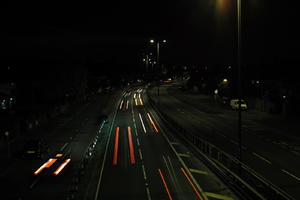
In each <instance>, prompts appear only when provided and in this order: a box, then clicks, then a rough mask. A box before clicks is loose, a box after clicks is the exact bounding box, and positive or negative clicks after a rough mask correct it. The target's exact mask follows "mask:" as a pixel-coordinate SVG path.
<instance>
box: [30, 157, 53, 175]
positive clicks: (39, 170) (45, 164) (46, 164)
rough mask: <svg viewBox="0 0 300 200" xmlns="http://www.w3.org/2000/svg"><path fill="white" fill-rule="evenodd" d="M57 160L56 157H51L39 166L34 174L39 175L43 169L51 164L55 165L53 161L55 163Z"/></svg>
mask: <svg viewBox="0 0 300 200" xmlns="http://www.w3.org/2000/svg"><path fill="white" fill-rule="evenodd" d="M56 160H57V159H56V158H50V159H49V160H48V161H47V162H45V163H44V164H43V165H42V166H41V167H40V168H38V169H37V170H36V171H35V172H34V175H38V174H39V173H40V172H41V171H42V170H43V169H45V168H49V167H51V165H53V163H55V161H56Z"/></svg>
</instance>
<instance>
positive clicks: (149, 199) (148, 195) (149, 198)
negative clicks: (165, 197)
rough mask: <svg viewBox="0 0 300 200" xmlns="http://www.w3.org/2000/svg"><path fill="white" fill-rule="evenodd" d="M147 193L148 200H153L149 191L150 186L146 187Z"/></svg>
mask: <svg viewBox="0 0 300 200" xmlns="http://www.w3.org/2000/svg"><path fill="white" fill-rule="evenodd" d="M146 185H148V184H146ZM146 192H147V198H148V200H151V195H150V190H149V188H148V186H146Z"/></svg>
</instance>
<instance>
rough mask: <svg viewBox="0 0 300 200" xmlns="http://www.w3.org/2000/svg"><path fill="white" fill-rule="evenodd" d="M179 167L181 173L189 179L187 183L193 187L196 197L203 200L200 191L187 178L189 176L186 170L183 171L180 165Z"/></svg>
mask: <svg viewBox="0 0 300 200" xmlns="http://www.w3.org/2000/svg"><path fill="white" fill-rule="evenodd" d="M180 169H181V171H182V173H183V174H184V176H185V177H186V179H187V180H188V181H189V183H190V185H191V186H192V188H193V189H194V191H195V193H196V194H197V196H198V198H199V199H200V200H203V198H202V196H201V195H200V193H199V192H198V190H197V188H196V187H195V185H194V184H193V182H192V181H191V179H190V178H189V176H188V175H187V174H186V172H185V171H184V169H183V168H182V167H181V168H180Z"/></svg>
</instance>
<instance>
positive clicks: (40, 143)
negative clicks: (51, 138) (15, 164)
mask: <svg viewBox="0 0 300 200" xmlns="http://www.w3.org/2000/svg"><path fill="white" fill-rule="evenodd" d="M48 153H49V147H48V145H47V144H46V142H45V140H44V139H31V140H28V141H27V142H26V143H25V145H24V147H23V150H22V158H33V159H41V158H43V157H44V156H45V155H46V154H48Z"/></svg>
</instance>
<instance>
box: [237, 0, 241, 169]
mask: <svg viewBox="0 0 300 200" xmlns="http://www.w3.org/2000/svg"><path fill="white" fill-rule="evenodd" d="M241 17H242V16H241V0H237V32H238V35H237V37H238V38H237V68H238V100H239V101H238V102H239V109H238V140H239V155H238V156H239V161H240V166H239V173H240V175H241V169H242V166H241V162H242V112H241V96H242V85H241V63H242V55H241V54H242V52H241V51H242V49H241V47H242V46H241V45H242V44H241V42H242V40H241V39H242V36H241V35H242V32H241Z"/></svg>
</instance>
